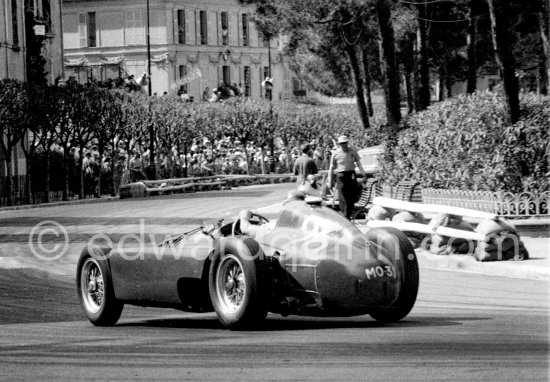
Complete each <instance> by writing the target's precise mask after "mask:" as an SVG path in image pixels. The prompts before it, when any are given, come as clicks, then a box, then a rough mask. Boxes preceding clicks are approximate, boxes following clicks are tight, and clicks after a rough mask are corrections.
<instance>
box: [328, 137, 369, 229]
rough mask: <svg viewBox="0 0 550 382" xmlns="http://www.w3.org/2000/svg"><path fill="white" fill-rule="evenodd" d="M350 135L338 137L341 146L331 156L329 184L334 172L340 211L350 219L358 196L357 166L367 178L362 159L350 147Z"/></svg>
mask: <svg viewBox="0 0 550 382" xmlns="http://www.w3.org/2000/svg"><path fill="white" fill-rule="evenodd" d="M348 142H349V140H348V137H346V136H345V135H341V136H340V137H338V146H339V148H338V149H337V150H336V151H335V152H334V153H333V154H332V157H331V158H330V166H329V169H328V184H329V185H331V184H332V176H333V173H334V174H335V175H336V188H337V189H338V201H339V203H340V211H342V214H343V215H344V216H345V217H346V218H348V219H350V218H351V214H352V212H353V205H354V204H355V201H356V200H357V196H358V188H359V187H358V184H357V175H356V174H355V166H357V167H358V168H359V171H361V174H362V175H363V180H365V171H364V170H363V166H361V159H360V157H359V155H358V154H357V151H355V149H353V148H351V147H349V145H348Z"/></svg>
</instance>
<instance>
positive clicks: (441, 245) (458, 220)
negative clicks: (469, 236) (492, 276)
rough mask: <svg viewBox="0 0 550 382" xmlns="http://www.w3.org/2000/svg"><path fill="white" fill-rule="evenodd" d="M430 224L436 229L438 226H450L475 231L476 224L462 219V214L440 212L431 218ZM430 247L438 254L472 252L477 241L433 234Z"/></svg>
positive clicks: (432, 251)
mask: <svg viewBox="0 0 550 382" xmlns="http://www.w3.org/2000/svg"><path fill="white" fill-rule="evenodd" d="M428 225H429V226H430V227H432V228H433V229H434V230H435V229H436V228H437V227H448V228H454V229H459V230H462V231H468V232H474V226H473V225H472V224H470V223H468V222H467V221H464V220H462V216H458V215H448V214H438V215H436V216H434V217H433V218H432V220H430V222H429V223H428ZM428 248H429V251H430V252H431V253H434V254H438V255H442V254H451V253H462V254H472V253H473V252H474V248H475V243H474V242H472V241H471V240H466V239H461V238H456V237H453V238H452V237H449V236H441V235H438V234H433V235H431V238H430V241H429V245H428Z"/></svg>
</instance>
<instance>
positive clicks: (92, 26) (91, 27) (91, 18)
mask: <svg viewBox="0 0 550 382" xmlns="http://www.w3.org/2000/svg"><path fill="white" fill-rule="evenodd" d="M87 30H88V48H94V47H96V46H97V31H96V22H95V12H88V24H87Z"/></svg>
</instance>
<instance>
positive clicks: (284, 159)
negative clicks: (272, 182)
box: [70, 137, 333, 197]
mask: <svg viewBox="0 0 550 382" xmlns="http://www.w3.org/2000/svg"><path fill="white" fill-rule="evenodd" d="M127 146H130V147H131V149H128V148H127ZM299 146H300V145H298V143H296V144H295V145H292V148H291V149H290V150H288V149H287V148H285V147H283V145H282V144H281V143H280V142H276V144H275V147H276V148H275V151H274V152H273V153H272V152H271V151H270V150H269V145H267V146H264V147H260V146H258V145H255V144H253V143H249V144H247V145H246V147H245V146H244V145H243V144H241V143H240V142H238V141H236V140H234V139H231V138H229V137H225V138H223V139H220V140H216V141H214V142H211V141H209V140H208V139H206V138H204V139H195V140H193V142H192V143H191V145H190V146H189V147H187V150H182V151H181V152H180V151H179V150H177V149H176V148H173V149H172V150H171V152H157V153H155V167H154V173H155V177H156V178H157V179H169V178H182V177H200V176H212V175H229V174H241V175H242V174H261V173H270V172H274V173H278V174H285V173H291V172H293V169H294V163H295V161H296V160H297V159H298V158H299V157H300V155H301V151H300V147H299ZM117 147H118V148H117V150H116V152H113V150H112V149H110V148H109V149H106V150H105V152H104V153H103V154H100V152H99V150H98V147H97V146H96V145H94V144H90V145H88V146H87V147H86V148H85V150H84V151H83V153H84V154H83V155H84V157H83V160H82V172H83V179H84V190H85V194H86V195H87V196H95V197H98V196H100V195H109V194H112V195H115V194H117V193H118V190H119V187H120V185H123V184H127V183H132V182H138V181H140V180H146V179H151V178H153V175H152V171H151V166H150V153H149V150H148V142H143V144H139V143H135V142H131V144H130V145H128V143H127V142H123V141H121V142H118V145H117ZM310 147H311V156H312V158H313V160H314V161H315V164H316V166H317V168H318V169H319V170H322V169H327V168H328V165H329V160H330V155H331V150H332V149H333V146H332V142H331V145H330V146H328V145H323V144H318V142H316V141H312V142H310ZM79 152H80V150H79V149H78V148H73V149H71V158H72V163H71V166H70V167H71V168H77V166H78V163H79ZM247 156H248V162H247ZM262 159H263V163H262ZM248 163H249V164H248ZM77 175H79V174H74V173H73V175H72V176H71V178H73V180H72V181H71V183H73V182H76V183H77V184H79V183H78V182H79V180H78V179H77V178H78V176H77ZM71 188H73V187H71ZM100 188H101V189H100Z"/></svg>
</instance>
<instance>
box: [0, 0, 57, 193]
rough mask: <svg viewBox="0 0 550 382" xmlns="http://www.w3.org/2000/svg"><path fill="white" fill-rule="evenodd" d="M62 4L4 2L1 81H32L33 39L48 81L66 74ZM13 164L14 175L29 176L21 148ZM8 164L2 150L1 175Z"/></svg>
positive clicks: (0, 11) (0, 28)
mask: <svg viewBox="0 0 550 382" xmlns="http://www.w3.org/2000/svg"><path fill="white" fill-rule="evenodd" d="M61 6H62V3H61V0H1V1H0V80H2V79H15V80H19V81H27V80H28V69H29V59H30V58H29V45H30V44H31V43H32V41H34V40H32V39H38V40H37V41H39V44H38V46H39V48H38V50H39V51H38V53H37V54H38V55H41V56H42V57H43V59H44V73H45V77H46V81H47V82H48V83H50V84H52V83H54V82H55V79H56V78H58V77H63V75H64V74H63V69H64V67H63V61H64V60H63V46H62V38H61V29H62V26H61ZM0 137H1V136H0ZM2 139H4V138H3V137H2ZM11 163H12V174H14V176H16V177H21V176H24V175H25V173H26V165H25V157H24V155H23V152H22V150H21V148H20V147H16V148H15V150H14V152H13V158H12V160H11ZM5 166H6V165H5V160H4V157H3V153H2V150H0V178H2V177H5V176H6V175H7V169H6V167H5ZM1 192H2V190H1V187H0V194H1Z"/></svg>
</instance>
